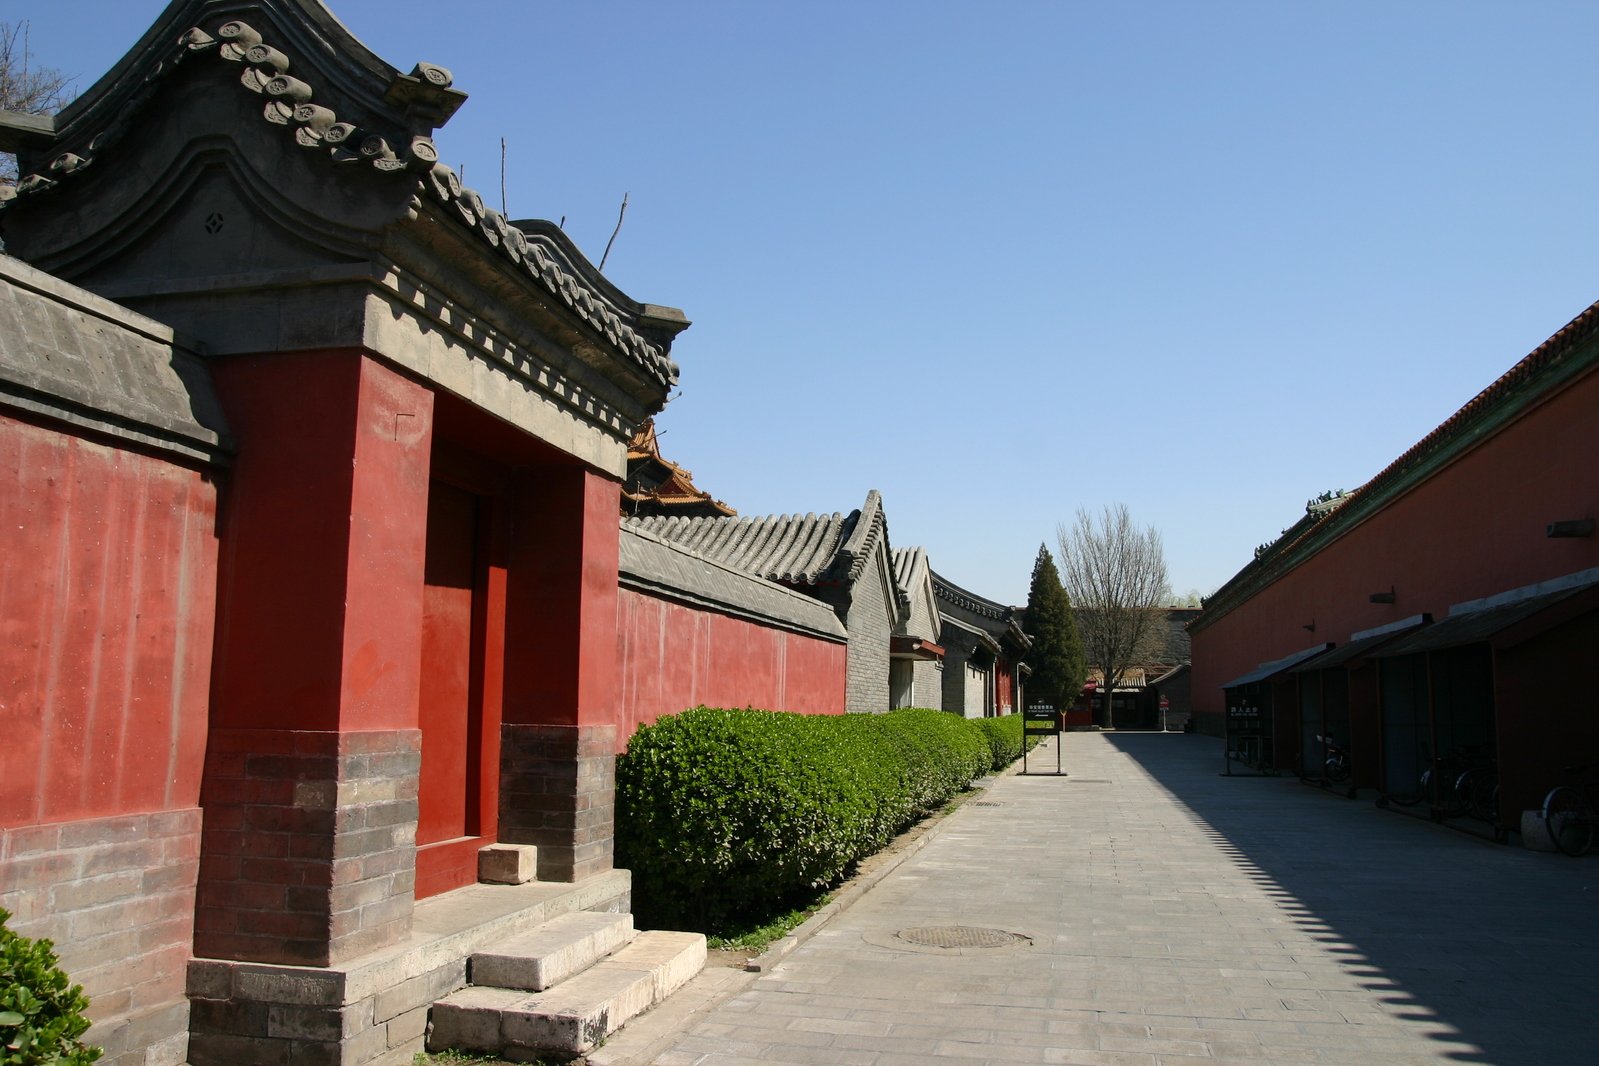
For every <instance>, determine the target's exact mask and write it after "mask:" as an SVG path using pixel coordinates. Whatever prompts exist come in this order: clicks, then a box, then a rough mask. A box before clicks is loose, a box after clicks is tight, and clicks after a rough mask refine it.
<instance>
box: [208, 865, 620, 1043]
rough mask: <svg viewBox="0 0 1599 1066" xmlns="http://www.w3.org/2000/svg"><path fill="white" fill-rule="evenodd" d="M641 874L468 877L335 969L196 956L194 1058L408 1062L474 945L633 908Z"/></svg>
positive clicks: (460, 980)
mask: <svg viewBox="0 0 1599 1066" xmlns="http://www.w3.org/2000/svg"><path fill="white" fill-rule="evenodd" d="M631 892H632V875H631V874H630V873H629V872H628V871H626V870H609V871H607V872H605V873H602V874H597V875H595V876H593V877H590V878H586V879H585V880H583V881H580V882H576V883H551V882H542V881H539V882H532V883H530V884H525V885H468V886H467V887H465V888H460V889H456V890H455V891H453V892H446V893H444V894H443V895H439V896H434V897H431V898H429V899H425V900H421V901H419V902H418V903H417V904H416V910H415V913H414V915H413V917H412V922H411V935H410V936H409V938H408V939H407V940H405V941H404V942H402V943H400V944H396V945H393V946H392V947H388V948H383V949H381V950H378V951H374V952H371V953H369V954H366V955H361V956H358V957H356V958H352V959H349V960H346V961H344V962H342V963H339V964H337V965H333V966H327V967H314V966H291V965H283V964H269V963H252V962H234V961H231V960H225V959H192V960H190V962H189V973H188V992H189V998H190V1037H189V1062H190V1063H191V1064H192V1066H240V1064H241V1063H252V1064H260V1066H272V1064H285V1066H286V1064H288V1063H291V1062H293V1063H302V1062H305V1063H326V1064H328V1066H368V1064H377V1066H390V1064H393V1066H410V1063H411V1061H412V1058H413V1057H414V1056H415V1054H416V1053H417V1052H418V1051H421V1050H422V1049H423V1037H424V1035H425V1033H426V1031H427V1022H428V1009H429V1007H430V1006H431V1005H432V1003H433V1002H434V1001H435V1000H437V999H439V998H441V997H443V996H447V995H449V994H450V993H451V992H453V991H455V990H457V989H460V988H462V987H464V986H465V984H466V969H467V960H468V959H469V958H470V957H471V956H472V955H473V954H474V953H476V952H478V951H483V950H485V949H487V948H489V947H491V946H496V945H500V944H503V943H504V942H505V941H507V940H510V939H512V938H515V937H517V936H519V935H521V934H523V933H527V932H530V931H532V930H533V929H535V928H537V927H538V926H540V925H543V924H545V923H546V922H548V921H550V920H551V919H553V918H555V917H557V916H559V915H564V914H569V913H572V912H575V911H603V912H607V913H612V914H626V913H628V911H629V910H630V908H631Z"/></svg>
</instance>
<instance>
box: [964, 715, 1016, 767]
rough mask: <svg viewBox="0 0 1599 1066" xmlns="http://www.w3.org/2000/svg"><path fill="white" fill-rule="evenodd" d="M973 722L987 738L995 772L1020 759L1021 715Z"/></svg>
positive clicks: (978, 719) (981, 719) (979, 719)
mask: <svg viewBox="0 0 1599 1066" xmlns="http://www.w3.org/2000/svg"><path fill="white" fill-rule="evenodd" d="M974 721H975V722H976V723H977V726H978V728H979V729H981V730H982V731H983V733H984V734H985V735H986V736H987V737H988V745H989V748H990V749H991V750H992V752H993V756H994V764H993V765H994V769H995V770H1003V769H1004V768H1005V767H1007V766H1009V765H1010V764H1011V763H1013V762H1015V761H1016V760H1017V759H1020V758H1021V757H1022V716H1021V715H1019V714H1008V715H1006V716H1005V717H1003V718H977V719H974Z"/></svg>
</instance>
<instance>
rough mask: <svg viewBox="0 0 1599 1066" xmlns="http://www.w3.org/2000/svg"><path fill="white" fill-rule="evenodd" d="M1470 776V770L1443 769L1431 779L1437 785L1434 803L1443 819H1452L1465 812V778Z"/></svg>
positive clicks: (1466, 786)
mask: <svg viewBox="0 0 1599 1066" xmlns="http://www.w3.org/2000/svg"><path fill="white" fill-rule="evenodd" d="M1470 774H1471V771H1470V770H1456V769H1455V768H1454V767H1445V768H1443V769H1442V770H1440V771H1439V773H1438V775H1437V776H1436V777H1434V778H1433V780H1434V781H1436V782H1437V783H1438V795H1437V796H1436V797H1435V799H1434V802H1435V803H1436V804H1437V806H1438V810H1439V811H1441V812H1442V813H1443V816H1444V817H1445V818H1453V817H1455V816H1456V815H1460V814H1464V813H1465V812H1466V795H1467V791H1466V790H1467V788H1468V787H1469V785H1468V782H1467V778H1468V776H1469V775H1470Z"/></svg>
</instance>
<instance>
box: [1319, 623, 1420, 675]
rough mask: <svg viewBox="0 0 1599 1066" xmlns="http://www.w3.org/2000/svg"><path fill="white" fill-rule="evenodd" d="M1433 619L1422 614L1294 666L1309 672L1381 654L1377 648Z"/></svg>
mask: <svg viewBox="0 0 1599 1066" xmlns="http://www.w3.org/2000/svg"><path fill="white" fill-rule="evenodd" d="M1430 621H1432V616H1431V615H1422V616H1421V618H1420V619H1419V620H1417V621H1415V622H1413V623H1412V624H1410V625H1401V626H1400V628H1397V629H1391V630H1388V631H1387V632H1384V633H1373V634H1371V635H1370V636H1365V637H1361V638H1359V639H1358V640H1352V641H1350V642H1349V643H1348V644H1345V645H1344V646H1343V647H1341V648H1334V649H1333V650H1332V651H1330V652H1328V653H1327V654H1326V655H1318V656H1316V657H1315V658H1314V659H1312V660H1310V661H1309V662H1305V663H1301V664H1300V665H1298V666H1296V667H1294V673H1296V674H1308V673H1309V672H1311V671H1312V670H1329V669H1331V668H1333V667H1335V666H1343V665H1345V664H1346V663H1351V662H1354V661H1355V660H1356V659H1364V658H1367V657H1368V656H1371V655H1375V654H1379V653H1378V652H1377V650H1376V649H1378V648H1380V647H1382V646H1383V645H1384V644H1386V643H1388V642H1389V641H1392V640H1399V639H1401V638H1403V637H1404V636H1405V635H1406V634H1409V633H1413V632H1414V631H1415V630H1416V628H1417V627H1418V626H1422V625H1425V624H1426V623H1428V622H1430Z"/></svg>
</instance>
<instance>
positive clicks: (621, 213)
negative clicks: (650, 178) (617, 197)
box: [600, 193, 627, 273]
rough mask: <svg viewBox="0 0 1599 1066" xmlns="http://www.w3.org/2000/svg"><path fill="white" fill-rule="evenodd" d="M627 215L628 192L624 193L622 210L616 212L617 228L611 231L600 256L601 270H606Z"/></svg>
mask: <svg viewBox="0 0 1599 1066" xmlns="http://www.w3.org/2000/svg"><path fill="white" fill-rule="evenodd" d="M626 215H627V193H623V194H622V210H620V211H618V212H617V213H616V228H615V229H613V230H612V231H611V239H610V240H608V241H606V242H605V252H604V254H603V255H601V256H600V271H601V272H602V273H603V272H604V270H605V261H606V260H607V259H609V258H610V257H611V245H612V244H614V243H616V235H617V234H618V233H621V232H622V219H623V218H624V217H626Z"/></svg>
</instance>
